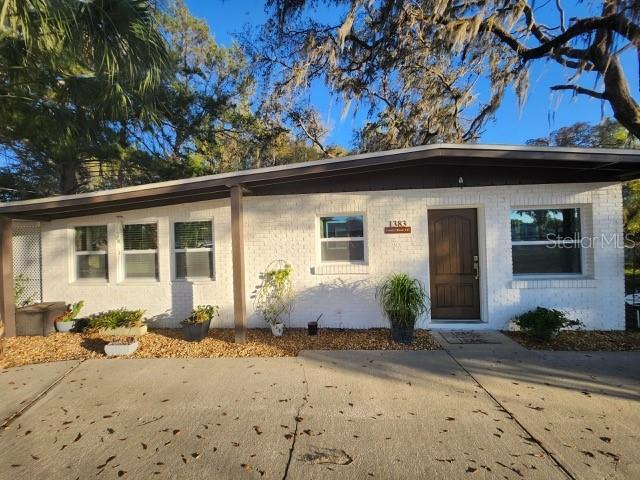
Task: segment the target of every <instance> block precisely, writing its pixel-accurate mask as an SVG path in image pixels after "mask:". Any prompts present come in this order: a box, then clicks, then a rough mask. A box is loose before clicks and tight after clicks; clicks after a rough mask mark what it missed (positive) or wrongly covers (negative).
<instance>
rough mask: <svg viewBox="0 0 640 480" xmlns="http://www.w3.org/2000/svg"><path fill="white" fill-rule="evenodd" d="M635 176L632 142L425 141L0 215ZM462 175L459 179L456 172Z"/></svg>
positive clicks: (21, 205) (62, 199)
mask: <svg viewBox="0 0 640 480" xmlns="http://www.w3.org/2000/svg"><path fill="white" fill-rule="evenodd" d="M638 177H640V152H639V151H633V150H605V149H577V148H549V147H522V146H519V147H518V146H501V145H425V146H421V147H413V148H406V149H399V150H392V151H386V152H376V153H367V154H361V155H352V156H348V157H344V158H338V159H326V160H317V161H314V162H301V163H297V164H291V165H284V166H278V167H269V168H260V169H255V170H245V171H239V172H232V173H223V174H218V175H209V176H204V177H199V178H190V179H184V180H174V181H169V182H160V183H154V184H149V185H141V186H136V187H127V188H121V189H115V190H111V191H103V192H93V193H83V194H77V195H67V196H59V197H50V198H46V199H36V200H27V201H20V202H8V203H2V204H0V215H4V216H9V217H12V218H29V219H32V220H41V221H47V220H53V219H57V218H69V217H81V216H88V215H96V214H100V213H110V212H117V211H125V210H134V209H141V208H149V207H154V206H163V205H170V204H179V203H189V202H195V201H202V200H211V199H217V198H228V197H229V196H230V189H231V187H232V186H233V185H242V186H243V187H244V188H246V189H247V190H246V192H245V195H256V196H260V195H287V194H299V193H330V192H349V191H373V190H396V189H416V188H452V187H459V186H464V187H475V186H491V185H526V184H545V183H547V184H549V183H588V182H620V181H624V180H629V179H632V178H638ZM461 178H462V180H463V182H462V185H461V184H460V183H459V180H460V179H461Z"/></svg>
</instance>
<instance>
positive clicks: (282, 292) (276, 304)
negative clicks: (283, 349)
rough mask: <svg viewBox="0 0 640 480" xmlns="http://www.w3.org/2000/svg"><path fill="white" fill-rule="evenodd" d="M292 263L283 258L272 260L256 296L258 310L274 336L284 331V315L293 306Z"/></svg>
mask: <svg viewBox="0 0 640 480" xmlns="http://www.w3.org/2000/svg"><path fill="white" fill-rule="evenodd" d="M292 272H293V269H292V268H291V265H289V264H288V263H286V262H283V261H282V260H278V261H276V262H272V263H271V264H270V265H269V266H268V267H267V268H266V270H265V272H264V274H263V275H262V284H261V285H260V286H259V287H258V291H257V292H256V296H255V307H256V310H257V311H259V312H260V313H261V314H262V317H263V318H264V320H265V322H267V324H268V325H269V327H271V333H272V334H273V336H274V337H281V336H282V334H283V333H284V317H285V315H288V314H289V313H291V308H292V307H293V283H292V282H291V274H292Z"/></svg>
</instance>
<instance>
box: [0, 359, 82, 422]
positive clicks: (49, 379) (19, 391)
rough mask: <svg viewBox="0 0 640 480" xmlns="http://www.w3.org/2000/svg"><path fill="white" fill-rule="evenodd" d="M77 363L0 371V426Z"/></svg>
mask: <svg viewBox="0 0 640 480" xmlns="http://www.w3.org/2000/svg"><path fill="white" fill-rule="evenodd" d="M78 363H79V362H78V361H68V362H56V363H44V364H40V365H28V366H25V367H17V368H11V369H2V370H0V392H2V401H0V425H2V424H3V423H4V422H5V421H6V419H8V418H9V417H11V416H12V415H15V414H16V413H18V412H19V411H20V410H22V409H23V408H24V407H25V406H27V405H28V404H29V402H31V401H32V400H33V399H35V398H36V397H37V396H38V395H39V394H41V393H42V392H44V391H45V390H46V389H47V388H49V387H50V386H51V385H52V384H54V383H55V382H56V381H58V380H59V379H60V378H61V377H62V376H63V375H64V374H65V373H66V372H68V371H69V370H70V369H71V368H73V366H75V365H77V364H78Z"/></svg>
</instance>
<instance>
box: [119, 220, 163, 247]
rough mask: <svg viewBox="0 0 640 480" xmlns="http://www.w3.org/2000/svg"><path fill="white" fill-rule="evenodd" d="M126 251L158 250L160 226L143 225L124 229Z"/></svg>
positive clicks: (127, 226) (125, 226) (152, 224)
mask: <svg viewBox="0 0 640 480" xmlns="http://www.w3.org/2000/svg"><path fill="white" fill-rule="evenodd" d="M122 236H123V237H124V249H125V250H156V249H157V248H158V225H156V224H155V223H143V224H139V225H124V226H123V227H122Z"/></svg>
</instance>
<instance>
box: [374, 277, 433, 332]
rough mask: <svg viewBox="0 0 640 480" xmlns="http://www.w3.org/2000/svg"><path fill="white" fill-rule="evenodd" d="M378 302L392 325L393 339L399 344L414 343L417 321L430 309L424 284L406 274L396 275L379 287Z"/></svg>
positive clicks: (377, 292)
mask: <svg viewBox="0 0 640 480" xmlns="http://www.w3.org/2000/svg"><path fill="white" fill-rule="evenodd" d="M376 300H378V303H379V304H380V307H381V308H382V311H383V312H384V314H385V316H386V317H387V318H388V319H389V322H390V323H391V335H392V336H393V339H394V340H395V341H396V342H399V343H406V344H409V343H411V342H413V332H414V328H415V325H416V321H417V320H418V318H420V316H421V315H424V314H425V313H427V312H428V311H429V308H430V300H429V297H428V295H427V293H426V291H425V288H424V285H423V284H422V282H420V280H418V279H416V278H411V277H410V276H409V275H407V274H405V273H394V274H392V275H389V276H388V277H387V278H385V279H384V281H383V282H382V283H381V284H380V285H379V286H378V288H377V289H376Z"/></svg>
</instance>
